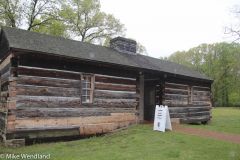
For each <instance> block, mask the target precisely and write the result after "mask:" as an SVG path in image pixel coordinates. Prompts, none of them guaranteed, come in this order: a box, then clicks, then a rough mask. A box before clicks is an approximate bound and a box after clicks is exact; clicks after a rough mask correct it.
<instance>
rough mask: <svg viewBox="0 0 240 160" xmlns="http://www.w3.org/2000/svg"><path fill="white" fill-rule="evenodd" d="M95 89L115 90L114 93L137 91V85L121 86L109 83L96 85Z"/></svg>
mask: <svg viewBox="0 0 240 160" xmlns="http://www.w3.org/2000/svg"><path fill="white" fill-rule="evenodd" d="M95 89H99V90H113V91H136V86H135V85H120V84H117V85H116V84H115V85H114V84H108V83H98V82H96V83H95Z"/></svg>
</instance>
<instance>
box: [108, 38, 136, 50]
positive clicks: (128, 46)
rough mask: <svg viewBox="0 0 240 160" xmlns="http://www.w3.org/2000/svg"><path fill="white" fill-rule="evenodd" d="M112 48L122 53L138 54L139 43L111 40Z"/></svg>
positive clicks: (120, 39)
mask: <svg viewBox="0 0 240 160" xmlns="http://www.w3.org/2000/svg"><path fill="white" fill-rule="evenodd" d="M110 48H113V49H115V50H117V51H119V52H122V53H128V54H136V50H137V42H136V41H135V40H132V39H127V38H123V37H116V38H113V39H111V40H110Z"/></svg>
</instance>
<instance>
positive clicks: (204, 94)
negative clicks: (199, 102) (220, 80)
mask: <svg viewBox="0 0 240 160" xmlns="http://www.w3.org/2000/svg"><path fill="white" fill-rule="evenodd" d="M193 95H195V96H210V95H211V92H210V91H196V90H194V91H193Z"/></svg>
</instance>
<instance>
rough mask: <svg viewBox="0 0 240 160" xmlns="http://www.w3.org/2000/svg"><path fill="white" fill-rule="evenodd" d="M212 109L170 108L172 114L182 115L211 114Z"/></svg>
mask: <svg viewBox="0 0 240 160" xmlns="http://www.w3.org/2000/svg"><path fill="white" fill-rule="evenodd" d="M210 110H211V108H210V107H169V112H170V114H180V113H189V112H209V111H210Z"/></svg>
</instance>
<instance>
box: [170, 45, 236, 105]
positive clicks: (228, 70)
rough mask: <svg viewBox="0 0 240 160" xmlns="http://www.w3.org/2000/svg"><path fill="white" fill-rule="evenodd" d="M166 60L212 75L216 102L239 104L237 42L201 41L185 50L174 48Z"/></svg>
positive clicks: (220, 103) (217, 103)
mask: <svg viewBox="0 0 240 160" xmlns="http://www.w3.org/2000/svg"><path fill="white" fill-rule="evenodd" d="M168 60H170V61H173V62H176V63H179V64H183V65H186V66H187V67H189V68H192V69H194V70H198V71H199V72H201V73H203V74H205V75H207V76H209V77H210V78H212V79H213V80H214V83H213V85H212V91H213V96H214V97H213V100H214V103H215V105H218V106H231V105H238V106H240V64H239V61H240V44H238V43H230V44H229V43H215V44H202V45H199V46H197V47H194V48H191V49H189V50H188V51H181V52H179V51H178V52H175V53H173V54H172V55H171V56H170V57H169V58H168Z"/></svg>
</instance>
